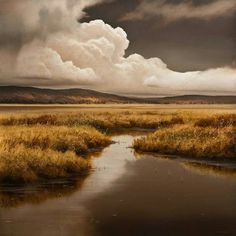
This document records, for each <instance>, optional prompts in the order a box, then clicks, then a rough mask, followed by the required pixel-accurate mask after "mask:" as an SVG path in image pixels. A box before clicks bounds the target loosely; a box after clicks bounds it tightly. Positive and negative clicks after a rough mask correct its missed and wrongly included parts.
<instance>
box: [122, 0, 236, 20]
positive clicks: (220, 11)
mask: <svg viewBox="0 0 236 236" xmlns="http://www.w3.org/2000/svg"><path fill="white" fill-rule="evenodd" d="M235 10H236V2H235V1H234V0H214V1H212V2H207V3H203V4H200V5H196V4H194V3H193V1H184V2H179V3H173V2H172V3H169V2H168V1H167V0H160V1H154V0H149V1H142V2H141V3H140V4H139V5H138V6H137V7H136V8H135V9H134V11H132V12H129V13H128V14H126V15H125V16H123V17H122V18H121V19H120V20H121V21H135V20H143V19H146V18H151V17H153V16H160V17H162V18H163V19H164V20H165V22H166V23H170V22H173V21H177V20H181V19H190V18H196V19H203V20H208V19H211V18H216V17H220V16H230V15H232V14H233V13H234V12H235Z"/></svg>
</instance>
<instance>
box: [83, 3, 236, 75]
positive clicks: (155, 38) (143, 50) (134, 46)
mask: <svg viewBox="0 0 236 236" xmlns="http://www.w3.org/2000/svg"><path fill="white" fill-rule="evenodd" d="M153 2H154V4H159V3H161V2H165V4H168V3H172V4H173V3H174V4H176V5H177V4H181V3H186V2H191V1H186V0H169V1H168V0H167V1H163V0H155V1H153V0H114V1H113V2H110V3H104V4H101V5H97V6H93V7H92V8H90V9H87V10H86V12H87V13H88V18H85V19H83V21H89V20H93V19H99V18H100V19H103V20H104V21H105V22H106V23H109V24H110V25H112V26H114V27H116V26H120V27H122V28H123V29H124V30H125V31H126V32H127V34H128V38H129V40H130V42H131V43H130V47H129V49H128V51H127V54H131V53H139V54H142V55H144V56H145V57H159V58H161V59H162V60H164V62H165V63H167V64H168V66H169V68H171V69H173V70H178V71H189V70H205V69H208V68H216V67H222V66H225V65H232V64H234V61H236V12H235V11H231V12H230V14H229V10H226V11H225V12H223V13H222V14H219V15H216V16H214V17H212V18H208V17H205V18H204V17H201V16H199V17H197V16H196V17H189V18H184V17H183V18H180V19H178V20H175V21H172V22H170V23H166V22H165V19H163V17H161V16H160V15H158V14H156V15H155V14H153V15H151V14H150V13H148V12H146V14H147V17H142V19H134V20H125V21H124V20H123V21H122V20H121V18H122V17H124V15H126V14H128V13H130V12H134V11H135V9H137V7H138V5H139V4H143V3H153ZM192 2H193V5H194V6H195V7H196V8H197V7H201V6H206V7H207V6H209V4H214V3H215V2H217V0H213V1H211V0H193V1H192ZM221 2H222V4H224V3H225V2H226V4H227V3H229V2H235V0H232V1H231V0H227V1H221ZM223 7H224V6H221V8H223ZM200 11H201V10H200ZM209 11H210V10H209ZM215 12H216V13H217V9H216V10H215Z"/></svg>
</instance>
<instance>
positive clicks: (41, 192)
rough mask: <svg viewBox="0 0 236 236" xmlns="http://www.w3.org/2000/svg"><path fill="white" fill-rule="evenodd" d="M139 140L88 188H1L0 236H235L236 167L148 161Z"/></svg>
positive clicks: (98, 171)
mask: <svg viewBox="0 0 236 236" xmlns="http://www.w3.org/2000/svg"><path fill="white" fill-rule="evenodd" d="M133 139H134V137H132V136H130V135H122V136H117V137H115V138H114V140H115V141H116V142H117V143H115V144H112V145H111V146H110V147H108V148H107V149H105V150H104V151H103V152H102V154H101V155H100V157H94V160H93V163H94V171H93V172H92V173H91V174H90V176H88V177H87V178H86V179H84V180H80V181H77V180H65V181H61V182H58V183H50V184H49V185H45V184H44V185H38V186H28V187H27V188H26V187H16V186H1V188H0V203H1V208H0V235H1V236H8V235H17V236H18V235H19V236H21V235H35V236H37V235H43V236H47V235H48V236H49V235H50V236H51V235H58V236H59V235H63V236H64V235H69V236H70V235H73V236H74V235H79V236H80V235H82V236H90V235H91V236H92V235H109V236H110V235H129V236H130V235H135V236H136V235H168V236H169V235H181V236H182V235H188V236H189V235H236V174H235V173H236V167H235V166H234V165H232V164H230V165H225V166H220V165H219V164H218V163H210V164H209V163H208V164H207V163H196V162H189V161H186V160H182V159H167V158H162V157H152V156H148V155H141V156H137V155H135V154H134V152H133V150H132V149H130V148H129V147H130V146H131V144H132V142H133Z"/></svg>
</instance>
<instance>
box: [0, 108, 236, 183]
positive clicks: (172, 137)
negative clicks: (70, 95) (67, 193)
mask: <svg viewBox="0 0 236 236" xmlns="http://www.w3.org/2000/svg"><path fill="white" fill-rule="evenodd" d="M235 120H236V111H234V110H231V109H230V110H227V112H226V111H225V110H223V111H221V110H211V111H206V110H205V111H204V112H202V111H198V110H197V111H196V110H173V109H170V110H167V109H166V110H165V111H163V110H158V109H157V110H156V109H151V110H150V109H149V106H147V108H146V110H143V109H141V110H140V108H139V107H138V108H137V109H135V108H133V110H132V109H129V108H127V106H124V108H123V109H121V108H119V109H117V110H116V109H114V110H112V111H100V110H99V109H97V110H96V109H95V110H89V111H74V112H67V113H65V112H64V110H63V111H61V112H59V111H57V112H51V113H48V112H47V113H44V112H39V113H37V114H35V113H33V114H32V113H30V112H24V113H20V114H8V115H6V114H4V115H2V116H0V144H1V147H0V181H1V182H6V181H7V182H19V183H25V182H35V181H38V180H41V179H45V180H48V179H57V178H65V177H71V176H75V175H76V176H79V175H85V174H87V173H88V172H89V170H90V169H91V168H92V163H90V159H89V158H86V157H88V154H89V153H90V152H93V151H96V150H97V149H100V150H102V149H103V148H104V147H106V146H107V145H109V144H110V143H111V136H112V135H114V134H116V133H119V132H122V133H129V131H131V130H136V129H138V130H148V131H149V133H150V134H148V135H146V137H143V138H140V139H136V140H135V141H134V145H133V147H134V149H135V150H136V151H138V152H140V151H141V152H156V153H165V154H171V155H175V154H179V155H183V156H190V157H199V158H221V159H222V161H223V159H224V158H231V159H233V158H235V156H236V155H235V154H236V149H235V147H236V143H235V142H236V138H235V136H236V131H235V127H236V122H235Z"/></svg>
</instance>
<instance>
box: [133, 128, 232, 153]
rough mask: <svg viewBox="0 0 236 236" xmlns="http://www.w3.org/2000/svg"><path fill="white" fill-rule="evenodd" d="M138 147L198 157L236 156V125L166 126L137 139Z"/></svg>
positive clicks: (135, 142) (138, 149)
mask: <svg viewBox="0 0 236 236" xmlns="http://www.w3.org/2000/svg"><path fill="white" fill-rule="evenodd" d="M133 146H134V148H135V150H136V151H139V152H158V153H163V154H179V155H184V156H188V157H198V158H204V157H205V158H236V128H235V127H233V126H228V127H224V128H220V129H218V128H213V127H205V128H203V127H194V126H192V125H189V124H186V125H180V126H178V125H177V126H175V127H172V128H163V129H160V130H157V131H156V132H155V133H153V134H150V135H148V136H147V137H144V138H140V139H137V140H135V141H134V144H133Z"/></svg>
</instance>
